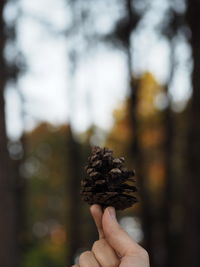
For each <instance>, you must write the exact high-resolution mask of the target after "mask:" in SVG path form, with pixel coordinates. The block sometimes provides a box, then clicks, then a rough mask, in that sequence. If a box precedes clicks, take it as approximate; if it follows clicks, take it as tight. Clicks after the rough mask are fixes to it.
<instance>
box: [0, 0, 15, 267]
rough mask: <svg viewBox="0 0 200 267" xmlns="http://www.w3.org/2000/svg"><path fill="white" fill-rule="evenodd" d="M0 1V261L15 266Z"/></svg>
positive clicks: (3, 4) (13, 212)
mask: <svg viewBox="0 0 200 267" xmlns="http://www.w3.org/2000/svg"><path fill="white" fill-rule="evenodd" d="M5 3H6V2H5V1H3V0H2V1H1V2H0V75H1V76H0V161H1V164H0V218H1V219H0V263H1V266H4V267H14V266H15V267H16V266H19V263H18V251H17V230H16V204H15V186H14V181H12V176H11V172H10V167H11V162H10V158H9V154H8V150H7V136H6V126H5V102H4V90H5V85H6V78H5V77H6V64H5V60H4V56H3V51H4V47H5V41H6V37H5V33H4V30H5V24H4V20H3V9H4V7H5Z"/></svg>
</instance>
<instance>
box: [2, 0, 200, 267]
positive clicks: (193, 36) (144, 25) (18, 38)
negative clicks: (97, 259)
mask: <svg viewBox="0 0 200 267" xmlns="http://www.w3.org/2000/svg"><path fill="white" fill-rule="evenodd" d="M199 14H200V2H199V1H198V0H187V1H186V0H110V1H105V0H95V1H94V0H93V1H92V0H40V1H31V0H1V1H0V263H1V266H2V267H35V266H37V267H61V266H70V264H71V265H72V263H74V262H75V261H77V258H78V255H79V254H80V253H81V252H82V251H84V250H87V249H90V248H91V245H92V243H93V242H94V241H95V240H96V239H97V238H98V237H97V233H96V229H95V226H94V223H93V221H92V219H91V216H90V214H89V210H88V206H87V204H85V203H83V202H82V201H81V199H80V196H79V191H80V179H81V177H83V175H85V174H84V165H85V162H86V161H87V157H88V155H89V153H90V150H91V146H92V145H100V146H106V147H109V148H111V149H113V150H114V152H115V155H116V156H118V155H119V156H124V157H125V158H126V163H127V167H130V168H134V169H136V173H137V183H138V186H139V188H140V202H139V204H137V205H135V206H134V207H132V208H130V209H127V210H126V211H124V212H120V213H119V214H118V216H119V221H120V223H121V225H122V226H123V227H124V228H125V229H126V231H128V233H129V234H130V235H131V236H132V237H133V238H134V239H135V240H136V241H137V242H139V243H140V244H141V245H143V246H144V247H145V248H146V249H147V250H148V252H149V255H150V260H151V267H175V266H176V267H177V266H182V267H199V266H200V246H199V244H200V227H199V226H200V207H199V203H200V194H199V190H200V162H199V159H200V157H199V156H200V155H199V154H200V138H199V137H200V122H199V119H200V89H199V88H200V33H199V27H200V15H199Z"/></svg>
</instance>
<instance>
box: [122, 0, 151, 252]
mask: <svg viewBox="0 0 200 267" xmlns="http://www.w3.org/2000/svg"><path fill="white" fill-rule="evenodd" d="M133 4H134V2H132V1H131V0H125V8H126V14H127V22H128V24H127V29H128V30H127V31H125V32H127V36H126V37H125V38H124V43H125V44H126V45H125V48H126V49H125V51H126V55H127V67H128V74H129V81H130V102H129V116H130V124H131V128H132V145H131V148H130V149H131V153H132V156H133V161H134V165H135V166H134V167H135V169H136V175H137V178H138V184H139V187H140V195H141V198H142V206H141V220H142V228H143V233H144V240H143V245H144V247H145V248H146V249H147V250H148V252H149V253H150V255H152V253H151V249H152V223H153V216H152V213H151V206H150V201H149V194H148V191H147V188H146V186H145V179H144V177H145V176H144V172H143V171H142V170H143V166H142V162H143V159H142V158H143V156H142V151H141V149H140V146H139V136H138V134H139V123H138V116H137V106H138V90H139V84H138V82H137V80H136V79H134V77H133V60H132V51H131V33H132V31H133V30H134V29H135V28H136V26H137V24H138V22H139V20H140V16H139V15H138V14H137V13H136V11H135V10H134V7H133Z"/></svg>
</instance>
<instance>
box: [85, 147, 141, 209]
mask: <svg viewBox="0 0 200 267" xmlns="http://www.w3.org/2000/svg"><path fill="white" fill-rule="evenodd" d="M123 164H124V158H122V157H121V158H114V157H113V151H112V150H110V149H107V148H100V147H97V146H95V147H93V148H92V155H91V156H90V157H89V158H88V164H87V165H86V167H85V170H86V173H87V176H86V177H85V178H84V179H83V180H82V182H81V196H82V198H83V200H85V201H86V202H87V203H88V204H89V205H92V204H99V205H101V206H102V207H103V208H105V207H107V206H113V207H115V208H116V209H117V210H123V209H126V208H128V207H131V206H132V205H133V204H135V203H136V202H138V201H137V199H136V197H135V196H133V195H132V194H133V193H134V192H136V191H137V188H136V187H135V186H134V185H130V184H132V183H134V182H135V180H134V179H133V176H134V175H135V174H134V172H133V171H129V170H127V169H126V168H124V167H123Z"/></svg>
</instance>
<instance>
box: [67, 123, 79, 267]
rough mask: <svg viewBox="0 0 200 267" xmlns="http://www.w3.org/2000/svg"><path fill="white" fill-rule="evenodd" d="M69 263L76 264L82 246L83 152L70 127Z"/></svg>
mask: <svg viewBox="0 0 200 267" xmlns="http://www.w3.org/2000/svg"><path fill="white" fill-rule="evenodd" d="M67 153H68V155H67V158H68V166H67V167H68V168H67V170H68V177H67V194H68V200H69V202H68V209H69V210H68V218H67V219H68V225H69V227H68V230H69V231H68V246H69V249H68V260H69V261H68V265H73V264H74V259H75V256H76V253H77V252H78V250H79V249H80V247H81V237H82V236H81V218H82V216H81V207H80V205H81V203H80V178H81V153H80V144H78V142H77V141H76V140H75V139H74V136H73V134H72V131H71V128H69V136H68V145H67Z"/></svg>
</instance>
